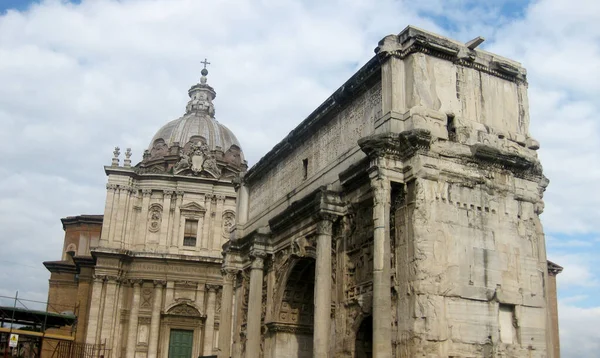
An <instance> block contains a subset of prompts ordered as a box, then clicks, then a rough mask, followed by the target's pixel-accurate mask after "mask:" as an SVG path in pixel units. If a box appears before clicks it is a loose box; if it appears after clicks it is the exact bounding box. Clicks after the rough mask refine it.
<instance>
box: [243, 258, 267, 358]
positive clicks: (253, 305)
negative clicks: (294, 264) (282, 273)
mask: <svg viewBox="0 0 600 358" xmlns="http://www.w3.org/2000/svg"><path fill="white" fill-rule="evenodd" d="M250 257H251V258H252V266H251V267H250V292H249V293H248V296H249V297H248V319H247V326H246V338H247V339H246V358H255V357H258V356H259V354H260V319H261V317H260V316H261V312H262V309H261V305H262V285H263V268H264V259H265V257H266V254H265V253H264V252H261V251H252V252H251V253H250Z"/></svg>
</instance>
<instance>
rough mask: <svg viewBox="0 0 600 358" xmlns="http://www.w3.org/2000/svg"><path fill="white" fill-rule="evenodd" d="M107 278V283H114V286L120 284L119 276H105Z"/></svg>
mask: <svg viewBox="0 0 600 358" xmlns="http://www.w3.org/2000/svg"><path fill="white" fill-rule="evenodd" d="M105 278H106V282H107V283H114V284H116V283H117V282H119V276H109V275H107V276H105Z"/></svg>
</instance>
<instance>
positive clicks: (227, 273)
mask: <svg viewBox="0 0 600 358" xmlns="http://www.w3.org/2000/svg"><path fill="white" fill-rule="evenodd" d="M239 272H240V270H238V269H234V268H222V269H221V274H222V275H223V277H224V278H225V280H226V281H233V280H235V278H236V277H237V274H238V273H239Z"/></svg>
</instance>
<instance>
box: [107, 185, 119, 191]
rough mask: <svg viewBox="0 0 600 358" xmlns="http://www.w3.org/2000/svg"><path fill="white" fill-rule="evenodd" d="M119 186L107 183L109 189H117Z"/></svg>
mask: <svg viewBox="0 0 600 358" xmlns="http://www.w3.org/2000/svg"><path fill="white" fill-rule="evenodd" d="M118 188H119V186H118V185H117V184H106V189H107V190H117V189H118Z"/></svg>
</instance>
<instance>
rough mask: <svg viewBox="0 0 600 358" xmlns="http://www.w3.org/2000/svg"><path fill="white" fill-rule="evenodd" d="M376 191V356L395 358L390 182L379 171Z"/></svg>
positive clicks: (373, 187) (374, 303)
mask: <svg viewBox="0 0 600 358" xmlns="http://www.w3.org/2000/svg"><path fill="white" fill-rule="evenodd" d="M371 174H375V175H374V177H372V178H371V187H372V189H373V357H391V356H392V340H391V330H392V326H391V309H392V298H391V291H390V290H391V289H390V237H389V235H390V231H389V211H390V182H389V180H387V178H385V177H384V176H383V175H381V173H380V172H379V171H376V172H375V173H371Z"/></svg>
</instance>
